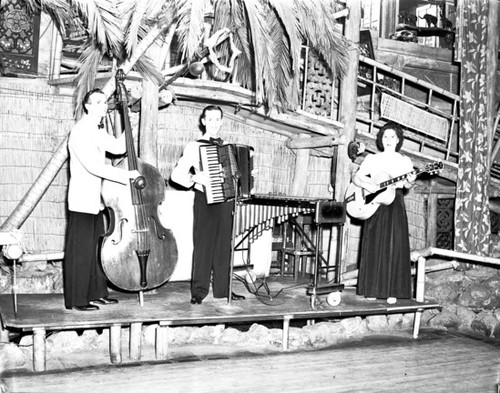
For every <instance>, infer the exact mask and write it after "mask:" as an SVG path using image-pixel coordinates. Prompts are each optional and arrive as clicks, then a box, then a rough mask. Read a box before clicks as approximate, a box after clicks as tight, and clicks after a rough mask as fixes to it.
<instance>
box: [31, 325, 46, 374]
mask: <svg viewBox="0 0 500 393" xmlns="http://www.w3.org/2000/svg"><path fill="white" fill-rule="evenodd" d="M45 338H46V335H45V328H35V329H33V370H34V371H45V364H46V351H45V349H46V345H45Z"/></svg>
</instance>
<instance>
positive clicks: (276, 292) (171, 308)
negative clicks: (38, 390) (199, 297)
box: [0, 277, 440, 371]
mask: <svg viewBox="0 0 500 393" xmlns="http://www.w3.org/2000/svg"><path fill="white" fill-rule="evenodd" d="M266 283H267V284H268V286H269V289H270V294H271V295H272V296H273V297H272V300H271V299H269V298H267V297H266V296H265V295H267V292H266V291H265V290H264V288H260V290H259V292H258V294H261V295H263V296H264V297H263V300H264V301H260V300H259V299H258V297H257V296H256V295H254V294H252V293H250V292H248V290H247V288H245V286H244V285H243V284H242V283H241V282H238V281H235V283H234V291H235V292H236V293H238V294H243V295H245V296H246V300H243V301H232V302H231V304H228V301H227V299H214V298H213V297H212V296H211V295H209V296H208V297H207V298H206V299H205V300H204V301H203V304H201V305H192V304H190V302H189V300H190V291H189V285H190V283H189V282H172V283H167V284H165V285H164V286H162V287H161V288H159V289H157V290H154V291H151V292H146V293H144V296H143V297H144V302H143V305H142V306H141V305H140V302H139V297H138V295H137V294H136V293H122V292H113V293H112V295H113V297H116V298H118V299H119V301H120V302H119V304H117V305H109V306H101V307H100V310H99V311H95V312H81V311H74V310H66V309H65V308H64V301H63V296H62V294H19V295H17V306H18V310H17V313H15V312H14V301H13V296H12V295H6V294H4V295H0V316H1V322H2V326H3V328H4V329H7V330H14V331H15V330H20V331H24V332H32V333H33V369H34V370H35V371H44V370H45V368H46V359H45V356H46V349H45V340H46V335H47V332H49V331H60V330H75V329H96V328H109V329H110V360H111V362H112V363H121V361H122V354H121V345H120V342H121V328H122V327H127V328H128V327H129V328H130V351H129V353H130V358H131V360H138V358H139V356H140V349H141V332H142V326H143V325H145V324H158V328H157V337H156V358H157V359H158V360H162V359H165V358H166V357H167V350H168V327H169V326H187V325H207V324H226V325H230V324H232V323H233V324H234V323H244V322H248V323H254V322H255V323H259V322H264V321H282V322H283V344H282V346H283V350H287V349H288V333H289V327H290V321H291V320H317V319H334V318H336V319H338V318H346V317H354V316H366V315H385V314H397V313H412V312H415V313H417V314H419V313H421V312H422V311H423V310H425V309H429V308H439V307H440V306H439V305H438V304H436V303H426V302H417V301H415V300H411V299H408V300H398V302H397V303H396V304H394V305H389V304H387V303H386V302H385V301H383V300H375V301H370V300H367V299H365V298H363V297H361V296H357V295H356V294H355V290H354V288H345V289H344V290H343V291H342V293H341V302H340V304H339V305H338V306H335V307H333V306H330V305H328V304H327V303H326V302H325V299H324V297H323V298H322V299H321V298H320V304H319V305H318V306H317V307H316V309H313V308H312V307H311V299H310V296H308V295H307V282H304V283H297V282H295V281H293V280H291V279H286V278H285V279H283V278H281V277H279V278H277V277H276V278H275V277H270V278H268V279H267V280H266ZM419 321H420V318H415V325H416V326H415V327H414V337H416V335H418V329H419V326H418V325H419Z"/></svg>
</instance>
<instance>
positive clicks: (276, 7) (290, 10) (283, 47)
mask: <svg viewBox="0 0 500 393" xmlns="http://www.w3.org/2000/svg"><path fill="white" fill-rule="evenodd" d="M269 4H270V7H271V8H272V10H271V12H269V13H268V25H269V30H270V31H271V45H272V48H271V51H270V53H271V56H272V58H271V62H272V67H273V70H274V83H273V86H272V88H273V89H275V90H276V96H277V100H278V103H279V104H281V106H282V107H283V108H285V109H295V108H296V106H297V104H298V90H299V89H298V86H299V77H300V52H301V50H302V36H301V34H300V26H299V20H298V18H297V11H296V8H295V5H294V4H293V2H290V1H286V0H270V1H269ZM268 98H269V100H270V101H271V102H272V98H273V97H272V96H269V97H268Z"/></svg>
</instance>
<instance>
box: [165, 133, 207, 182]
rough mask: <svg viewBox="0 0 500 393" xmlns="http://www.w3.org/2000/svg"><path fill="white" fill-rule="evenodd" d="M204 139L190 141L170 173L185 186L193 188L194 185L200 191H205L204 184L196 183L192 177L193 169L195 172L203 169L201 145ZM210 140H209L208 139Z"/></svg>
mask: <svg viewBox="0 0 500 393" xmlns="http://www.w3.org/2000/svg"><path fill="white" fill-rule="evenodd" d="M203 140H205V139H200V141H193V142H189V143H188V144H187V145H186V147H185V148H184V152H183V153H182V156H181V158H180V159H179V161H178V162H177V165H176V166H175V168H174V170H173V171H172V174H171V175H170V179H171V180H172V181H173V182H175V183H177V184H180V185H181V186H183V187H186V188H191V187H193V185H194V188H195V189H197V190H198V191H202V192H203V191H204V190H203V186H202V185H201V184H198V183H195V182H194V181H193V179H192V174H193V171H192V170H191V168H193V169H194V171H195V172H198V171H200V170H201V167H200V166H201V164H200V146H201V145H202V144H203V142H202V141H203ZM207 142H208V140H207Z"/></svg>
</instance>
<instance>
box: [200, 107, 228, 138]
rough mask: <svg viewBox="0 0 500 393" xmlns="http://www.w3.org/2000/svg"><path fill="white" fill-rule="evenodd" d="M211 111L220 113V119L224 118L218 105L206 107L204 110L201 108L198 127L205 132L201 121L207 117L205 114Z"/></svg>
mask: <svg viewBox="0 0 500 393" xmlns="http://www.w3.org/2000/svg"><path fill="white" fill-rule="evenodd" d="M211 111H219V112H220V118H221V119H222V118H223V117H224V112H223V111H222V108H221V107H220V106H219V105H208V106H206V107H205V108H203V111H202V112H201V115H200V119H199V126H200V128H201V129H202V130H203V132H205V126H204V125H203V123H202V122H201V119H204V118H205V116H206V115H207V112H211Z"/></svg>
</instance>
